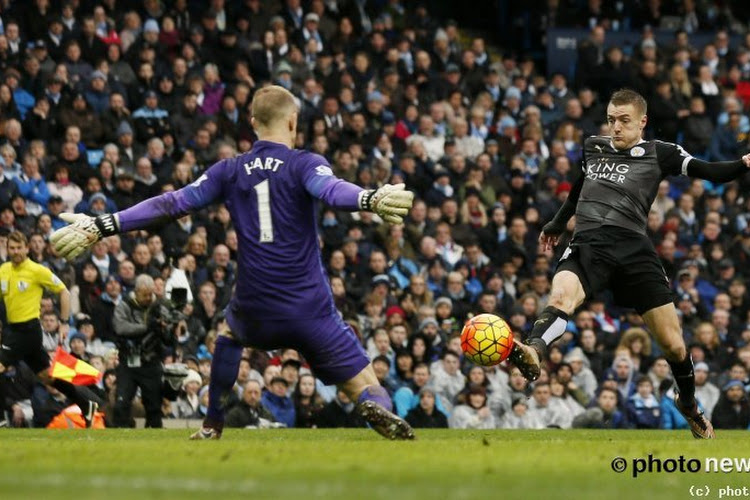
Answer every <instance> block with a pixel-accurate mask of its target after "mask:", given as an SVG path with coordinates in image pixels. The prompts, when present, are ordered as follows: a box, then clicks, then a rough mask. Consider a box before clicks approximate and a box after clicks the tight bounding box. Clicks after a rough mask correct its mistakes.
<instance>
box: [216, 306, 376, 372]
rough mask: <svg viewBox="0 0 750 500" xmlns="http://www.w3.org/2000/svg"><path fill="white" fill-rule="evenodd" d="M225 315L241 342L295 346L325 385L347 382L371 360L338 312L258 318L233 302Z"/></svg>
mask: <svg viewBox="0 0 750 500" xmlns="http://www.w3.org/2000/svg"><path fill="white" fill-rule="evenodd" d="M226 315H227V322H228V323H229V327H230V328H231V330H232V334H233V336H234V337H235V338H236V339H237V341H239V342H240V343H241V344H242V345H244V346H247V347H255V348H257V349H264V350H267V351H270V350H273V349H281V348H282V347H287V348H291V349H295V350H297V351H299V352H300V354H302V355H303V356H304V357H305V360H306V361H307V362H308V363H309V364H310V368H311V369H312V371H313V373H314V374H315V376H316V377H317V378H319V379H320V380H322V381H323V383H324V384H326V385H332V384H340V383H343V382H346V381H347V380H349V379H351V378H353V377H354V376H355V375H357V374H358V373H359V372H361V371H362V370H363V369H364V368H365V367H366V366H367V365H368V364H370V359H369V358H368V357H367V353H366V352H365V350H364V348H363V347H362V344H361V343H360V341H359V339H358V338H357V336H356V335H355V334H354V331H353V330H352V328H351V327H350V326H349V325H347V324H346V323H345V322H344V321H343V320H342V319H341V317H339V315H338V313H335V312H334V313H332V314H330V315H329V316H324V317H321V318H306V319H287V320H283V319H273V320H272V319H261V320H255V319H250V318H247V317H244V315H243V314H242V312H241V311H238V310H237V309H236V308H234V307H232V305H231V304H230V306H229V307H227V309H226Z"/></svg>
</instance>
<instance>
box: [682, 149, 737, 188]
mask: <svg viewBox="0 0 750 500" xmlns="http://www.w3.org/2000/svg"><path fill="white" fill-rule="evenodd" d="M748 169H750V154H746V155H745V156H743V157H742V158H740V159H739V160H737V161H714V162H708V161H703V160H699V159H697V158H691V159H690V161H689V162H688V164H687V165H686V170H687V171H686V172H683V173H684V174H687V175H689V176H690V177H697V178H699V179H705V180H707V181H711V182H729V181H733V180H734V179H736V178H737V177H740V176H742V175H744V174H746V173H747V172H748Z"/></svg>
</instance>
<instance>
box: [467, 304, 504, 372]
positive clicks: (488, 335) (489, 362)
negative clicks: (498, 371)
mask: <svg viewBox="0 0 750 500" xmlns="http://www.w3.org/2000/svg"><path fill="white" fill-rule="evenodd" d="M461 349H462V350H463V351H464V354H465V355H466V357H467V358H469V359H470V360H472V361H473V362H474V363H476V364H478V365H482V366H493V365H496V364H499V363H502V362H503V361H505V359H506V358H507V357H508V356H509V355H510V351H511V350H513V332H512V331H511V329H510V327H509V326H508V324H507V323H506V322H505V320H504V319H503V318H500V317H498V316H495V315H494V314H480V315H478V316H474V317H473V318H471V319H470V320H469V321H467V322H466V324H465V325H464V329H463V330H462V331H461Z"/></svg>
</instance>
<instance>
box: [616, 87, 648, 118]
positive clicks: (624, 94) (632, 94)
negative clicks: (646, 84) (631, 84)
mask: <svg viewBox="0 0 750 500" xmlns="http://www.w3.org/2000/svg"><path fill="white" fill-rule="evenodd" d="M609 102H610V103H612V104H614V105H615V106H623V105H626V104H632V105H633V107H635V109H636V110H638V111H639V112H640V113H641V115H645V114H646V112H647V111H648V105H647V104H646V99H644V98H643V96H642V95H641V94H639V93H638V92H636V91H635V90H631V89H620V90H618V91H616V92H615V93H614V94H612V97H610V98H609Z"/></svg>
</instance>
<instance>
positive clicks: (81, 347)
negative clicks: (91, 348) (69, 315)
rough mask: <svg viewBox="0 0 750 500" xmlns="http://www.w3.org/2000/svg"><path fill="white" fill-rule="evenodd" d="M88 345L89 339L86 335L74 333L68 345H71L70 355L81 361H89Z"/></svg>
mask: <svg viewBox="0 0 750 500" xmlns="http://www.w3.org/2000/svg"><path fill="white" fill-rule="evenodd" d="M87 343H88V339H86V335H84V334H83V333H81V332H76V333H74V334H73V335H71V336H70V339H69V340H68V345H70V354H72V355H73V356H75V357H76V358H78V359H80V360H83V361H88V360H89V355H88V353H87V352H86V344H87Z"/></svg>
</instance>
